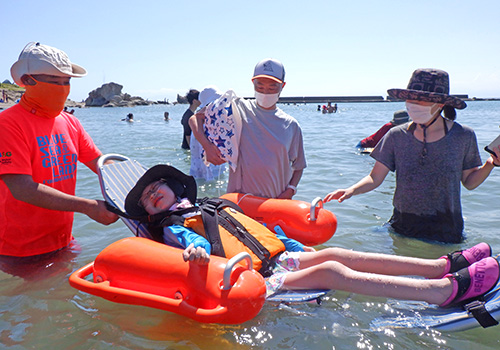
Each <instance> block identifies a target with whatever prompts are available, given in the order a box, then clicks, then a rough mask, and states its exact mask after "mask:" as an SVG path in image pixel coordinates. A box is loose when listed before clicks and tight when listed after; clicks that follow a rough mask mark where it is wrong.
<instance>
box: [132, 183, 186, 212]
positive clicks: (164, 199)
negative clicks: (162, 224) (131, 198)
mask: <svg viewBox="0 0 500 350" xmlns="http://www.w3.org/2000/svg"><path fill="white" fill-rule="evenodd" d="M176 200H177V198H176V196H175V194H174V192H173V191H172V190H171V189H170V187H168V185H167V184H166V183H165V182H163V181H160V180H158V181H155V182H152V183H150V184H149V185H147V186H146V188H145V189H144V191H142V195H141V199H140V200H139V205H142V206H143V207H144V209H145V210H146V211H147V212H148V214H150V215H154V214H157V213H161V212H163V211H165V210H168V209H169V208H170V207H171V206H172V205H174V203H175V202H176Z"/></svg>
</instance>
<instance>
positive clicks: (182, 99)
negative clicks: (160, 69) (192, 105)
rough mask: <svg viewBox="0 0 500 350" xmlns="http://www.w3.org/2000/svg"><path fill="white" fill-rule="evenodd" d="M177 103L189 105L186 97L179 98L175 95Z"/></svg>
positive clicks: (179, 96)
mask: <svg viewBox="0 0 500 350" xmlns="http://www.w3.org/2000/svg"><path fill="white" fill-rule="evenodd" d="M177 103H184V104H185V103H189V102H188V99H187V97H186V96H181V95H179V94H177Z"/></svg>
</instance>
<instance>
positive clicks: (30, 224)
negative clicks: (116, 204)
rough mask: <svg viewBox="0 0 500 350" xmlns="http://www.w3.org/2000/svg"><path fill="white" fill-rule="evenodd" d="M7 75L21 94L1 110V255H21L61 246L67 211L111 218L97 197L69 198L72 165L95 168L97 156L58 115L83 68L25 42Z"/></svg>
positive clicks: (67, 232) (66, 240)
mask: <svg viewBox="0 0 500 350" xmlns="http://www.w3.org/2000/svg"><path fill="white" fill-rule="evenodd" d="M11 74H12V77H13V79H14V81H15V83H16V84H18V85H19V86H24V87H25V88H26V92H25V93H24V95H23V96H22V98H21V100H20V102H19V104H17V105H15V106H13V107H11V108H9V109H7V110H5V111H4V112H2V113H0V223H1V224H0V255H3V256H14V257H27V256H35V255H40V254H44V253H48V252H54V251H57V250H60V249H62V248H65V247H67V246H68V245H69V244H70V242H71V240H72V238H73V237H72V235H71V230H72V225H73V213H74V212H79V213H83V214H85V215H87V216H88V217H90V218H91V219H93V220H95V221H97V222H100V223H101V224H104V225H109V224H111V223H113V222H115V221H116V220H117V219H118V217H117V216H116V215H115V214H113V213H111V212H109V211H108V210H107V209H106V207H105V203H104V202H103V201H99V200H94V199H86V198H81V197H77V196H75V186H76V172H77V162H78V161H80V162H82V163H83V164H85V165H86V166H87V167H89V168H90V169H91V170H92V171H94V172H96V171H97V160H98V158H99V157H100V156H101V152H100V151H99V149H98V148H97V147H96V146H95V144H94V142H93V141H92V139H91V138H90V136H89V135H88V134H87V132H86V131H85V130H84V129H83V127H82V125H81V124H80V122H79V121H78V119H77V118H76V117H74V116H73V115H71V114H70V113H67V112H63V108H64V103H65V102H66V99H67V97H68V94H69V89H70V79H71V77H82V76H85V75H86V74H87V72H86V71H85V69H84V68H82V67H80V66H78V65H76V64H74V63H71V61H70V60H69V58H68V56H67V55H66V53H64V52H63V51H61V50H59V49H56V48H53V47H50V46H47V45H41V44H40V43H30V44H28V45H27V46H26V47H25V48H24V49H23V51H22V52H21V55H20V56H19V59H18V61H17V62H15V63H14V65H13V66H12V67H11Z"/></svg>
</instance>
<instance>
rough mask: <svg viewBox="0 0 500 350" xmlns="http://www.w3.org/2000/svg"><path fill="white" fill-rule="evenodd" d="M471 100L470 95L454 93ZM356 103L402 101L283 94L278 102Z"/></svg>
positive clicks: (365, 97) (361, 97)
mask: <svg viewBox="0 0 500 350" xmlns="http://www.w3.org/2000/svg"><path fill="white" fill-rule="evenodd" d="M453 96H455V97H458V98H461V99H463V100H469V95H466V94H460V95H453ZM328 102H331V103H355V102H401V100H398V99H394V98H391V97H389V96H387V97H384V96H282V97H280V99H279V101H278V103H328Z"/></svg>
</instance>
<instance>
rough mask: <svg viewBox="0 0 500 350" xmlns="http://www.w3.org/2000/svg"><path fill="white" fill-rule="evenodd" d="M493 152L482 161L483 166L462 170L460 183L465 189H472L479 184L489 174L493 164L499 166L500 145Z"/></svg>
mask: <svg viewBox="0 0 500 350" xmlns="http://www.w3.org/2000/svg"><path fill="white" fill-rule="evenodd" d="M493 152H495V154H494V155H493V154H492V155H491V156H490V157H489V158H488V159H487V160H486V162H484V164H483V166H481V167H477V168H473V169H467V170H464V171H462V184H463V185H464V187H465V188H466V189H468V190H473V189H475V188H476V187H478V186H479V185H481V184H482V183H483V182H484V180H486V178H487V177H488V176H489V175H490V173H491V171H492V170H493V168H494V167H495V166H500V157H498V155H499V154H500V147H496V148H494V149H493Z"/></svg>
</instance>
